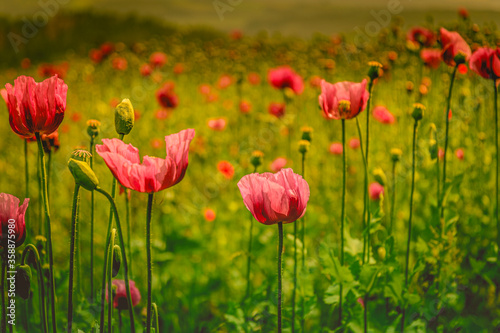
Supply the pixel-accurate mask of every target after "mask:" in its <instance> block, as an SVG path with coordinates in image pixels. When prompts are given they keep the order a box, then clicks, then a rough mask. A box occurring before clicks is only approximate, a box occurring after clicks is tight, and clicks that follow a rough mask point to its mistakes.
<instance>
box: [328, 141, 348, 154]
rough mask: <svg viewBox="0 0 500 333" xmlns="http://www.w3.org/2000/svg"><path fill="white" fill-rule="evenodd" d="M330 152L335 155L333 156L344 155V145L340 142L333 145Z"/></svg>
mask: <svg viewBox="0 0 500 333" xmlns="http://www.w3.org/2000/svg"><path fill="white" fill-rule="evenodd" d="M328 150H329V151H330V154H333V155H342V153H343V152H344V149H343V147H342V144H341V143H340V142H334V143H332V144H331V145H330V148H329V149H328Z"/></svg>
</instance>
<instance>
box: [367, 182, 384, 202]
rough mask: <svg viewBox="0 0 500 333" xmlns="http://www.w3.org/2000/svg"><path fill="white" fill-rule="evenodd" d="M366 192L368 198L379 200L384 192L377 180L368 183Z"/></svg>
mask: <svg viewBox="0 0 500 333" xmlns="http://www.w3.org/2000/svg"><path fill="white" fill-rule="evenodd" d="M368 192H369V194H370V199H372V200H374V201H376V200H380V196H381V195H383V194H384V187H383V186H382V185H380V184H379V183H377V182H373V183H371V184H370V187H369V188H368Z"/></svg>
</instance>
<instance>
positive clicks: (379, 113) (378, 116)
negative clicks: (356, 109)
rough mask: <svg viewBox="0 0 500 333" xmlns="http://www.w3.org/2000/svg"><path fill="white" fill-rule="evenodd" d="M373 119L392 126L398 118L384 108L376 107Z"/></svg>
mask: <svg viewBox="0 0 500 333" xmlns="http://www.w3.org/2000/svg"><path fill="white" fill-rule="evenodd" d="M373 118H375V120H377V121H378V122H380V123H382V124H392V123H394V122H395V121H396V118H394V116H393V115H392V113H391V112H390V111H389V110H387V108H386V107H384V106H376V107H375V108H374V109H373Z"/></svg>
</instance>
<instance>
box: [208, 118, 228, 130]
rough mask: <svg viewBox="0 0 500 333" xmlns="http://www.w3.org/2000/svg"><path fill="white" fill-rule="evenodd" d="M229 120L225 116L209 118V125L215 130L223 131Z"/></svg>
mask: <svg viewBox="0 0 500 333" xmlns="http://www.w3.org/2000/svg"><path fill="white" fill-rule="evenodd" d="M226 124H227V121H226V119H225V118H212V119H209V120H208V122H207V125H208V127H209V128H210V129H212V130H214V131H223V130H224V129H225V128H226Z"/></svg>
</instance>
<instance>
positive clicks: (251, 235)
mask: <svg viewBox="0 0 500 333" xmlns="http://www.w3.org/2000/svg"><path fill="white" fill-rule="evenodd" d="M253 172H254V173H255V172H257V166H254V169H253ZM252 242H253V216H252V214H250V230H249V236H248V256H247V290H246V293H245V295H246V297H248V296H250V288H251V283H250V272H251V265H252Z"/></svg>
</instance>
